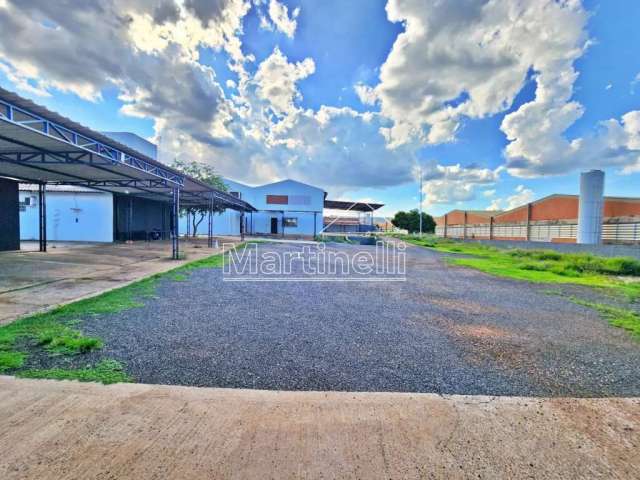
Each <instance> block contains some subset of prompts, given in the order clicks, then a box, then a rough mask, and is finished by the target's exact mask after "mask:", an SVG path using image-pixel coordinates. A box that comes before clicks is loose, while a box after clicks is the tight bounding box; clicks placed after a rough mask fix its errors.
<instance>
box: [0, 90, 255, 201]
mask: <svg viewBox="0 0 640 480" xmlns="http://www.w3.org/2000/svg"><path fill="white" fill-rule="evenodd" d="M0 176H6V177H11V178H15V179H17V180H22V181H26V182H32V183H47V184H54V185H55V184H57V185H82V186H87V187H90V188H94V189H96V190H102V191H107V192H112V193H116V194H124V195H134V196H137V197H142V198H146V199H149V200H156V201H162V202H173V201H174V198H175V197H174V190H176V189H177V190H179V191H180V205H181V206H183V207H189V206H202V207H203V208H210V207H211V203H212V202H213V203H214V204H215V205H216V206H222V207H224V208H230V209H233V210H239V211H242V212H245V211H255V208H253V207H252V206H251V205H250V204H249V203H247V202H245V201H243V200H240V199H239V198H236V197H234V196H233V195H230V194H228V193H226V192H223V191H220V190H217V189H214V188H212V187H210V186H208V185H206V184H205V183H202V182H200V181H198V180H196V179H194V178H192V177H189V176H187V175H184V174H183V173H181V172H179V171H177V170H174V169H172V168H170V167H168V166H166V165H164V164H162V163H160V162H158V161H156V160H154V159H152V158H150V157H147V156H145V155H144V154H142V153H140V152H138V151H136V150H133V149H132V148H130V147H128V146H126V145H123V144H121V143H119V142H117V141H115V140H113V139H111V138H108V137H106V136H105V135H102V134H101V133H99V132H95V131H93V130H90V129H88V128H87V127H84V126H82V125H80V124H78V123H75V122H73V121H71V120H69V119H67V118H65V117H62V116H61V115H58V114H57V113H54V112H51V111H49V110H47V109H46V108H44V107H41V106H39V105H36V104H35V103H33V102H31V101H29V100H26V99H24V98H22V97H20V96H18V95H16V94H14V93H12V92H9V91H7V90H4V89H2V88H0Z"/></svg>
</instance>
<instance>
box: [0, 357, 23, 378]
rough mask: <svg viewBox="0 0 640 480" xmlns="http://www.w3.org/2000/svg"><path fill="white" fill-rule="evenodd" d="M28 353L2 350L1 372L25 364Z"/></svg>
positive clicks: (0, 359)
mask: <svg viewBox="0 0 640 480" xmlns="http://www.w3.org/2000/svg"><path fill="white" fill-rule="evenodd" d="M25 357H26V355H25V354H24V353H22V352H0V373H2V372H5V371H6V370H11V369H13V368H20V367H21V366H22V365H23V364H24V359H25Z"/></svg>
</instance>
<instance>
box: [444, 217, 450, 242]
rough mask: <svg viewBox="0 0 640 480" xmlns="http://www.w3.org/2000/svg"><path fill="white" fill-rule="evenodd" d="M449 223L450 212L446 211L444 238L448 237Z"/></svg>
mask: <svg viewBox="0 0 640 480" xmlns="http://www.w3.org/2000/svg"><path fill="white" fill-rule="evenodd" d="M448 223H449V214H447V213H445V215H444V238H447V227H448Z"/></svg>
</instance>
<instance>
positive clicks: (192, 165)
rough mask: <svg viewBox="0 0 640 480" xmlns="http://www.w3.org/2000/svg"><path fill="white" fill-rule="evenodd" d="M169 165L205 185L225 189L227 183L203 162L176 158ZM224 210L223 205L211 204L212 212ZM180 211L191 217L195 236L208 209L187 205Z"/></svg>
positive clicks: (224, 190)
mask: <svg viewBox="0 0 640 480" xmlns="http://www.w3.org/2000/svg"><path fill="white" fill-rule="evenodd" d="M171 166H172V167H173V168H175V169H176V170H178V171H180V172H182V173H184V174H186V175H189V176H190V177H193V178H195V179H196V180H200V181H201V182H203V183H206V184H207V185H210V186H211V187H213V188H215V189H218V190H221V191H223V192H226V191H227V185H226V184H225V183H224V181H223V180H222V177H221V176H220V175H218V174H216V172H215V170H214V169H213V168H212V167H210V166H209V165H205V164H203V163H200V162H196V161H191V162H186V161H184V160H178V159H177V158H176V159H175V160H174V161H173V164H172V165H171ZM224 210H225V209H224V207H221V206H219V205H216V204H215V203H214V205H213V211H214V213H222V212H224ZM180 211H181V213H182V214H183V215H188V217H187V218H190V219H191V225H192V226H193V228H192V230H191V231H192V234H193V236H194V237H195V236H196V235H197V233H198V227H199V226H200V224H201V223H202V221H203V220H204V217H205V216H206V215H207V213H208V211H209V209H208V208H199V207H198V208H196V207H187V208H181V209H180Z"/></svg>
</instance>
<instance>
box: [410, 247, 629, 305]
mask: <svg viewBox="0 0 640 480" xmlns="http://www.w3.org/2000/svg"><path fill="white" fill-rule="evenodd" d="M402 239H403V240H405V241H407V242H409V243H412V244H414V245H419V246H423V247H427V248H432V249H435V250H438V251H441V252H446V253H452V254H461V255H463V256H461V257H459V258H456V257H450V258H448V259H447V261H448V262H449V263H451V264H454V265H460V266H464V267H470V268H475V269H476V270H481V271H483V272H486V273H489V274H492V275H496V276H500V277H507V278H513V279H516V280H526V281H529V282H536V283H556V284H561V283H565V284H575V285H585V286H590V287H598V288H605V289H610V290H611V291H615V292H618V293H622V294H624V295H625V296H627V297H628V298H629V299H632V300H633V299H637V298H640V281H637V280H635V279H633V278H630V280H631V281H624V280H623V279H622V278H623V277H637V276H640V261H639V260H636V259H634V258H608V257H600V256H597V255H592V254H588V253H560V252H556V251H554V250H525V249H502V248H496V247H492V246H488V245H482V244H480V243H475V242H468V243H465V242H458V241H454V240H451V239H442V238H438V237H434V236H425V237H422V238H418V237H415V236H408V235H406V236H404V237H402Z"/></svg>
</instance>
